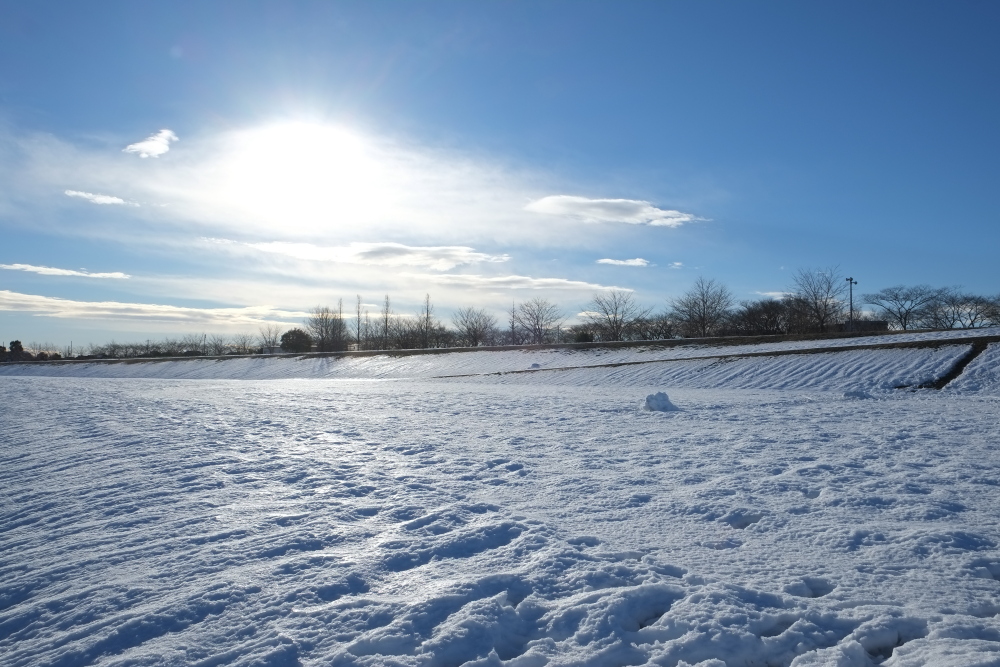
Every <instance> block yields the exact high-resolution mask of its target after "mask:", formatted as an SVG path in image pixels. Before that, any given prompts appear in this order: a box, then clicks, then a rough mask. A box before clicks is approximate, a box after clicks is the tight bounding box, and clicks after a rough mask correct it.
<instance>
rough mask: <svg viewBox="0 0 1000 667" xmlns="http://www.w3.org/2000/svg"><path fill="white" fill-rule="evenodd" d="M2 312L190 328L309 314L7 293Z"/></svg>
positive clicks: (2, 295) (0, 294) (1, 295)
mask: <svg viewBox="0 0 1000 667" xmlns="http://www.w3.org/2000/svg"><path fill="white" fill-rule="evenodd" d="M0 311H18V312H29V313H35V314H36V315H39V316H44V317H57V318H63V319H88V320H117V321H142V322H158V323H163V324H177V325H182V326H184V327H187V328H188V329H191V328H197V327H220V328H231V327H236V326H244V327H246V326H257V325H259V324H264V323H267V322H274V321H280V320H289V319H295V320H298V319H301V318H303V317H306V316H307V315H308V313H305V312H297V311H287V310H279V309H276V308H272V307H270V306H250V307H244V308H186V307H181V306H164V305H159V304H149V303H121V302H118V301H73V300H70V299H59V298H55V297H48V296H38V295H34V294H20V293H18V292H10V291H7V290H0Z"/></svg>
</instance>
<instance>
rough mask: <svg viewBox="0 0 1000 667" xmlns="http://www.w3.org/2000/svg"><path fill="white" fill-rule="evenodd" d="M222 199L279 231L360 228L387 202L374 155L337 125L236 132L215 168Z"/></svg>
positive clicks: (380, 168)
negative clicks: (360, 224) (347, 226)
mask: <svg viewBox="0 0 1000 667" xmlns="http://www.w3.org/2000/svg"><path fill="white" fill-rule="evenodd" d="M217 169H218V172H217V173H218V176H219V177H221V181H222V183H221V188H220V189H221V192H220V193H219V194H221V195H222V196H223V197H224V198H225V199H226V200H228V203H229V204H230V205H232V206H236V207H238V208H242V209H244V210H246V211H248V212H250V213H251V214H252V215H253V216H254V217H257V218H259V219H261V220H262V221H266V222H267V223H268V224H271V225H275V226H277V227H278V228H279V229H283V231H292V230H295V229H298V230H301V231H307V230H308V231H312V232H322V231H323V230H325V229H334V228H341V227H343V226H344V225H351V224H358V223H362V224H363V223H364V222H365V221H367V220H369V219H370V218H371V216H372V214H373V212H374V209H376V208H381V206H382V205H384V204H385V203H386V200H387V198H388V197H389V192H388V190H389V189H390V188H388V187H387V180H388V174H387V173H386V169H385V168H384V165H382V164H380V161H379V159H378V157H377V155H376V152H375V151H374V149H373V148H372V147H371V146H370V145H368V144H366V142H365V141H364V140H362V139H361V138H360V137H359V136H358V135H356V134H353V133H351V132H349V131H347V130H344V129H342V128H339V127H335V126H330V125H321V124H312V123H281V124H275V125H268V126H264V127H261V128H256V129H252V130H246V131H242V132H238V133H236V134H234V135H233V136H232V138H231V141H230V142H229V145H228V146H227V149H226V151H225V155H224V156H222V158H221V163H220V164H218V165H217Z"/></svg>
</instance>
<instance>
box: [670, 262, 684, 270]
mask: <svg viewBox="0 0 1000 667" xmlns="http://www.w3.org/2000/svg"><path fill="white" fill-rule="evenodd" d="M667 268H669V269H683V268H684V262H670V264H668V265H667Z"/></svg>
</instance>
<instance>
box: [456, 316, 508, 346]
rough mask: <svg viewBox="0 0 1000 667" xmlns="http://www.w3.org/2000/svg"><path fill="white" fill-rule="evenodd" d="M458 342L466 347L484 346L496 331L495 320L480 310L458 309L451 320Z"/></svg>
mask: <svg viewBox="0 0 1000 667" xmlns="http://www.w3.org/2000/svg"><path fill="white" fill-rule="evenodd" d="M451 321H452V323H453V324H454V325H455V329H456V330H457V332H458V338H459V341H461V344H462V345H466V346H468V347H479V346H480V345H486V344H488V343H489V341H490V340H491V339H492V338H493V336H494V332H495V331H496V326H497V318H496V317H494V316H493V315H490V314H489V313H488V312H486V311H485V310H483V309H481V308H472V307H469V308H459V309H458V310H456V311H455V314H454V315H453V316H452V318H451Z"/></svg>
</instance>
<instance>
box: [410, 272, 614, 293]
mask: <svg viewBox="0 0 1000 667" xmlns="http://www.w3.org/2000/svg"><path fill="white" fill-rule="evenodd" d="M411 277H412V278H416V279H421V280H428V281H430V282H434V283H437V284H439V285H446V286H449V287H460V288H465V289H479V290H482V289H531V290H541V289H548V290H587V291H593V290H609V289H624V290H625V291H628V292H631V291H632V290H630V289H626V288H622V287H608V286H605V285H597V284H595V283H588V282H583V281H580V280H567V279H565V278H531V277H529V276H494V277H490V276H480V275H474V274H455V273H451V274H443V275H413V276H411Z"/></svg>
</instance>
